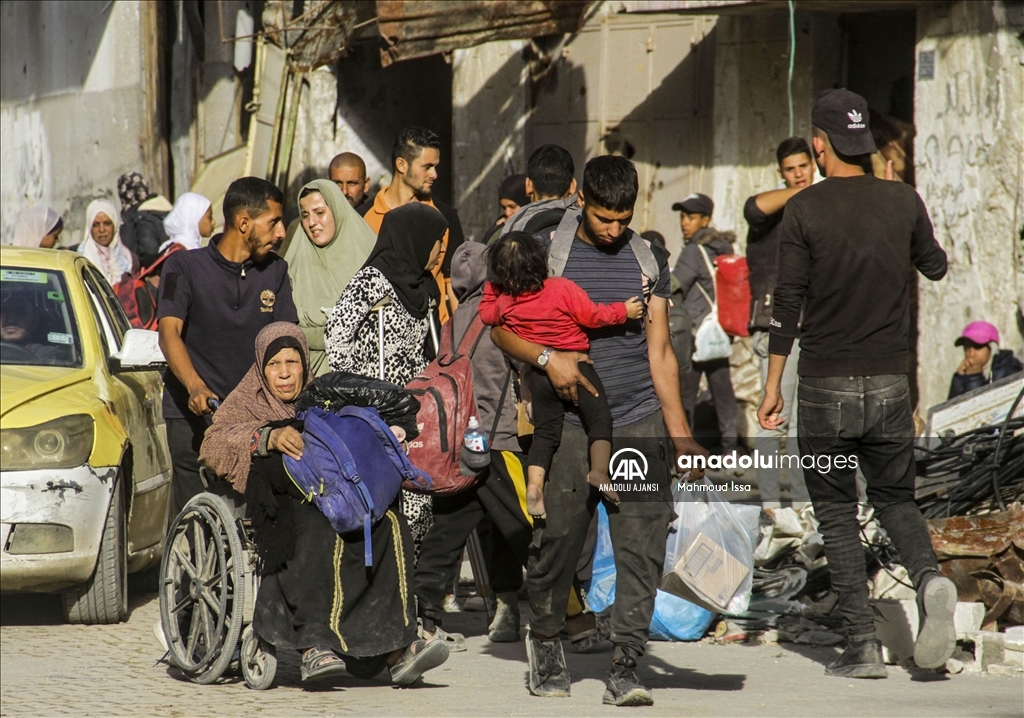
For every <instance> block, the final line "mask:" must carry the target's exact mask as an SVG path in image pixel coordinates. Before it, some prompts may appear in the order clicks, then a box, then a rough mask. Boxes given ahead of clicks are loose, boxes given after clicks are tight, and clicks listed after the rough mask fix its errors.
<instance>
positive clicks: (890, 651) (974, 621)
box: [871, 599, 1002, 664]
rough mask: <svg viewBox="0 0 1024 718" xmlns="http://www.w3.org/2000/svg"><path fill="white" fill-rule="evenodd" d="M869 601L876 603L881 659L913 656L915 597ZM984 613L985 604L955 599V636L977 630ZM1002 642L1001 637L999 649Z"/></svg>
mask: <svg viewBox="0 0 1024 718" xmlns="http://www.w3.org/2000/svg"><path fill="white" fill-rule="evenodd" d="M871 603H872V605H873V606H874V607H875V631H876V632H877V633H878V639H879V640H880V641H881V642H882V659H883V660H884V661H885V662H886V663H890V664H894V663H900V662H901V661H904V660H906V659H908V658H911V657H913V655H914V640H915V639H916V638H917V630H918V626H919V623H920V619H919V617H918V613H917V601H915V600H907V599H904V600H901V601H892V600H885V599H878V600H873V601H872V602H871ZM984 617H985V605H984V604H981V603H966V602H962V601H961V602H958V603H957V604H956V612H955V613H954V614H953V625H954V626H955V627H956V635H957V639H958V640H960V639H964V638H967V637H968V636H969V635H970V634H973V633H978V632H980V631H979V629H980V628H981V621H982V619H983V618H984ZM997 635H1000V636H1001V635H1002V634H997ZM1001 646H1002V642H1001V641H1000V650H1002V648H1001Z"/></svg>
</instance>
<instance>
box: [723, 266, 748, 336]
mask: <svg viewBox="0 0 1024 718" xmlns="http://www.w3.org/2000/svg"><path fill="white" fill-rule="evenodd" d="M715 265H716V266H717V267H718V272H716V274H717V275H718V276H717V277H715V292H716V294H717V297H716V298H717V299H718V323H719V324H721V325H722V329H724V330H725V333H726V334H728V335H729V336H731V337H749V336H750V269H749V268H748V267H747V258H746V257H744V256H742V255H739V254H721V255H719V256H717V257H715Z"/></svg>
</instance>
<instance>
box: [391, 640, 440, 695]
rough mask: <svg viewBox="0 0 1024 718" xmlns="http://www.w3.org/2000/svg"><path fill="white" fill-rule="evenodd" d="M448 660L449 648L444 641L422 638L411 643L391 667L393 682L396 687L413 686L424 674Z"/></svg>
mask: <svg viewBox="0 0 1024 718" xmlns="http://www.w3.org/2000/svg"><path fill="white" fill-rule="evenodd" d="M447 660H448V646H447V645H446V644H445V642H444V641H438V640H433V641H427V640H424V639H422V638H420V639H418V640H415V641H413V642H412V643H410V644H409V647H408V648H406V649H405V652H404V653H403V654H402V657H401V658H399V659H398V662H397V663H395V665H393V666H391V682H392V683H394V684H395V685H396V686H409V685H412V684H413V683H415V682H416V681H417V680H419V678H420V676H422V675H423V674H424V673H426V672H427V671H429V670H430V669H431V668H437V667H438V666H439V665H441V664H442V663H444V662H445V661H447Z"/></svg>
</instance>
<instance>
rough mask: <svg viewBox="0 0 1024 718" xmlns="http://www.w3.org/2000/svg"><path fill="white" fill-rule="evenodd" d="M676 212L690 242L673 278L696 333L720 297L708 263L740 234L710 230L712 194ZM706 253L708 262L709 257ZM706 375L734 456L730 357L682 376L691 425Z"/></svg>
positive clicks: (694, 197)
mask: <svg viewBox="0 0 1024 718" xmlns="http://www.w3.org/2000/svg"><path fill="white" fill-rule="evenodd" d="M672 209H673V210H675V211H677V212H679V224H680V226H681V227H682V230H683V241H684V242H685V244H684V245H683V251H682V252H680V254H679V260H678V261H677V262H676V267H675V269H673V270H672V275H673V276H674V277H675V279H676V280H677V281H678V282H679V291H680V293H681V294H682V297H683V310H684V311H685V312H686V314H687V316H688V317H689V318H690V326H691V327H692V328H693V331H695V332H696V331H697V328H698V327H700V323H701V322H702V321H704V317H706V316H707V315H708V314H710V313H711V303H712V302H713V301H714V299H715V279H714V277H713V276H712V274H711V272H710V271H709V270H708V264H709V263H710V264H711V266H712V267H714V264H715V257H718V256H720V255H723V254H732V253H733V251H732V244H733V242H735V241H736V235H735V234H733V233H732V232H719V231H718V230H716V229H713V228H712V227H711V226H710V223H711V213H712V212H713V211H714V209H715V203H714V202H712V201H711V198H710V197H708V196H707V195H703V194H691V195H690V196H689V197H687V198H686V199H684V200H683V201H682V202H676V203H675V204H674V205H672ZM702 249H703V252H702V251H701V250H702ZM705 252H706V253H707V260H705V258H704V257H705V255H704V253H705ZM702 290H703V291H702ZM702 374H703V375H704V376H706V377H707V379H708V387H709V388H710V389H711V397H712V399H714V402H715V414H717V416H718V430H719V431H720V432H721V434H722V451H723V452H725V453H732V452H734V451H736V450H737V449H738V447H739V432H738V429H737V421H738V419H739V411H738V410H737V407H736V394H735V393H734V392H733V389H732V377H731V376H730V373H729V358H728V357H725V358H723V359H713V360H711V361H703V362H692V363H691V365H690V369H689V371H687V372H685V373H683V374H681V375H680V377H679V384H680V386H681V387H682V391H683V406H685V407H686V411H687V414H688V417H689V420H690V425H691V426H692V425H693V413H694V408H695V407H696V405H697V390H698V387H699V386H700V377H701V375H702Z"/></svg>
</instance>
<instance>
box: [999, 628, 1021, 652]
mask: <svg viewBox="0 0 1024 718" xmlns="http://www.w3.org/2000/svg"><path fill="white" fill-rule="evenodd" d="M1003 644H1004V645H1005V646H1006V650H1008V651H1015V652H1018V653H1019V652H1021V651H1024V626H1011V627H1010V628H1007V629H1006V630H1005V631H1003Z"/></svg>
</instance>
